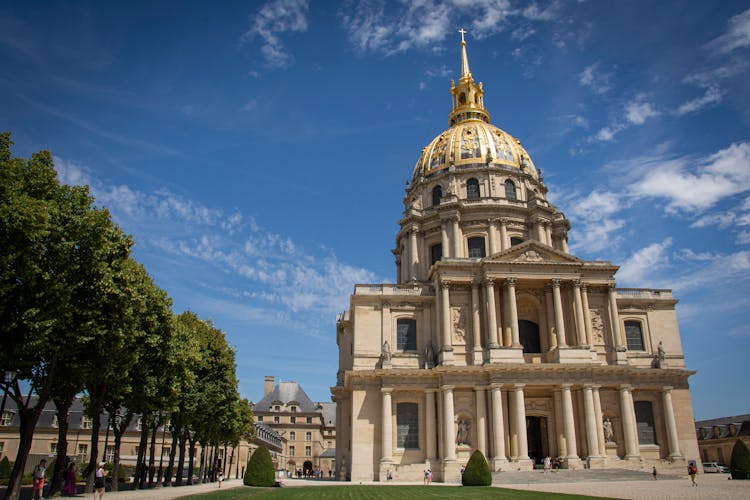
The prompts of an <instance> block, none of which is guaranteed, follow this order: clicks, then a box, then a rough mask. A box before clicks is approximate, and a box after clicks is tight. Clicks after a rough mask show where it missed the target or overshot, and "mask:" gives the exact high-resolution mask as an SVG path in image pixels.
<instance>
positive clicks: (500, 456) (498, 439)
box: [490, 384, 508, 470]
mask: <svg viewBox="0 0 750 500" xmlns="http://www.w3.org/2000/svg"><path fill="white" fill-rule="evenodd" d="M490 388H491V389H490V390H491V391H492V469H493V470H500V468H501V467H502V464H503V463H505V462H507V461H508V458H507V457H506V455H505V423H504V421H503V393H502V384H492V385H491V386H490Z"/></svg>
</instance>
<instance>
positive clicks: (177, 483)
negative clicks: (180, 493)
mask: <svg viewBox="0 0 750 500" xmlns="http://www.w3.org/2000/svg"><path fill="white" fill-rule="evenodd" d="M179 439H180V460H179V463H178V464H177V479H176V480H175V482H174V485H175V486H182V468H183V467H184V466H185V433H183V434H180V437H179ZM188 481H190V478H188ZM188 484H192V483H191V482H188Z"/></svg>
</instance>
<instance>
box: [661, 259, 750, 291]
mask: <svg viewBox="0 0 750 500" xmlns="http://www.w3.org/2000/svg"><path fill="white" fill-rule="evenodd" d="M701 264H702V265H700V266H696V267H694V268H692V269H691V270H690V271H688V272H687V273H685V274H683V275H681V276H678V277H677V278H676V279H675V278H671V280H672V283H673V285H672V286H673V287H674V289H675V290H680V291H682V292H683V293H684V292H688V291H693V290H699V289H701V288H703V287H706V286H709V285H714V284H719V283H726V282H732V283H742V282H744V281H746V280H747V279H748V277H750V251H747V250H742V251H739V252H736V253H732V254H727V255H716V256H715V257H714V258H713V259H712V260H710V261H706V262H702V263H701Z"/></svg>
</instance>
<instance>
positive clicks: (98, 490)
mask: <svg viewBox="0 0 750 500" xmlns="http://www.w3.org/2000/svg"><path fill="white" fill-rule="evenodd" d="M105 477H107V471H106V470H104V462H99V467H97V468H96V473H95V475H94V500H96V499H97V498H98V499H99V500H101V499H102V498H104V478H105Z"/></svg>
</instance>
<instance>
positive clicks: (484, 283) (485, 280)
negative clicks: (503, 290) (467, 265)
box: [482, 276, 495, 287]
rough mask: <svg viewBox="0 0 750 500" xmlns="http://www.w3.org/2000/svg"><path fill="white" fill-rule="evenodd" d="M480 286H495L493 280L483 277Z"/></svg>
mask: <svg viewBox="0 0 750 500" xmlns="http://www.w3.org/2000/svg"><path fill="white" fill-rule="evenodd" d="M482 284H483V285H484V286H486V287H490V286H495V279H494V278H490V277H489V276H485V277H484V279H483V280H482Z"/></svg>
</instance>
